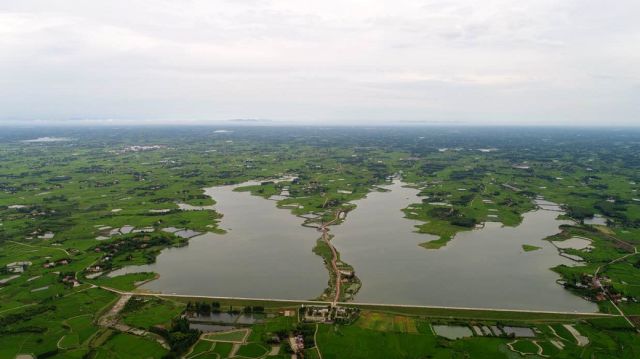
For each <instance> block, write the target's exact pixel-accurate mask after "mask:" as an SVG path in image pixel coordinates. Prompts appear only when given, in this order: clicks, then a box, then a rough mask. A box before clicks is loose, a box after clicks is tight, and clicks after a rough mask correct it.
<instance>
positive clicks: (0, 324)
mask: <svg viewBox="0 0 640 359" xmlns="http://www.w3.org/2000/svg"><path fill="white" fill-rule="evenodd" d="M55 309H56V307H55V306H54V305H38V306H36V307H31V308H29V309H27V310H25V311H23V312H21V313H13V314H8V315H6V316H4V317H0V328H6V327H7V326H9V325H12V324H15V323H18V322H21V321H27V320H29V319H31V318H33V317H35V316H36V315H39V314H42V313H46V312H48V311H51V310H55Z"/></svg>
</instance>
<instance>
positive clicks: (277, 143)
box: [0, 127, 640, 358]
mask: <svg viewBox="0 0 640 359" xmlns="http://www.w3.org/2000/svg"><path fill="white" fill-rule="evenodd" d="M227 130H229V131H215V129H213V128H206V127H205V128H195V127H194V128H189V127H187V128H156V127H150V128H106V127H105V128H78V129H71V128H68V129H55V128H37V129H33V128H30V129H3V130H2V131H0V327H1V328H0V358H5V357H6V358H13V357H14V356H15V355H16V354H18V353H32V354H34V355H37V356H39V357H47V356H49V357H77V358H81V357H96V356H98V357H101V358H102V357H113V356H114V355H115V353H120V352H122V351H123V350H125V349H124V348H128V347H130V346H135V347H136V348H139V349H140V350H142V351H143V352H144V353H146V354H145V355H148V356H150V357H161V356H165V355H174V356H178V355H183V354H184V353H186V352H188V351H189V350H193V349H194V345H193V344H194V343H196V344H195V347H197V348H200V349H202V352H203V353H208V354H207V355H209V356H208V357H213V356H214V355H213V354H214V353H215V354H216V355H221V357H224V355H222V354H224V353H226V354H229V352H230V350H231V349H230V347H228V346H227V344H228V343H225V342H223V341H217V342H216V341H213V342H211V343H214V344H212V345H208V346H207V345H205V344H207V343H204V344H201V342H202V340H200V341H199V340H198V337H199V333H197V332H196V331H193V330H191V329H189V328H188V323H186V324H185V322H184V320H182V319H180V314H181V313H182V312H183V310H187V311H192V310H193V311H196V312H206V311H209V312H215V311H218V310H226V309H223V308H220V307H219V306H217V307H212V306H211V304H212V303H211V302H199V301H193V303H191V304H189V306H188V307H186V306H185V305H183V304H180V303H171V302H167V301H164V300H163V301H161V302H158V303H155V304H153V305H152V304H149V303H146V302H145V303H138V304H130V303H133V302H129V304H127V306H126V307H125V309H124V311H123V313H122V317H123V321H124V323H126V324H127V325H129V326H131V327H136V328H142V329H143V330H144V331H146V332H147V333H148V335H143V336H140V335H135V334H132V333H129V332H123V331H120V330H118V329H117V328H114V327H113V326H109V325H103V323H102V324H101V320H100V318H103V317H104V316H105V315H106V313H107V312H108V310H109V308H111V307H112V306H113V305H114V303H115V302H116V301H117V300H118V297H119V295H118V294H117V293H114V292H111V291H107V290H104V289H102V288H99V287H95V286H104V287H109V288H115V289H120V290H131V289H133V288H135V285H136V284H137V283H138V282H141V281H144V280H149V279H152V278H153V274H135V275H125V276H121V277H114V278H110V277H106V276H105V275H104V274H105V273H106V272H108V271H109V270H111V269H116V268H120V267H123V266H125V265H130V264H145V263H150V262H153V261H154V260H155V257H156V256H157V254H158V253H159V252H160V251H161V250H162V249H164V248H167V247H170V246H183V245H188V237H186V236H181V235H179V232H175V231H174V230H169V229H172V228H173V229H186V230H191V231H195V232H199V233H201V232H205V231H220V230H219V229H218V228H217V221H218V219H219V218H220V216H221V215H223V214H221V213H217V212H215V211H214V210H212V209H206V210H201V211H189V210H181V209H180V208H179V206H178V204H183V203H184V204H190V205H194V206H207V205H211V204H213V203H214V199H211V198H209V197H208V196H206V195H204V193H203V187H206V186H213V185H220V184H231V183H240V182H243V181H246V180H250V179H251V180H261V181H263V182H264V183H263V184H262V185H260V186H252V187H247V188H245V190H247V191H251V192H252V193H253V194H255V195H259V196H264V197H270V196H272V195H274V194H278V193H280V192H281V191H282V185H281V184H278V183H274V182H271V181H270V180H271V179H273V178H277V177H281V176H283V175H292V176H295V180H294V181H291V183H289V184H287V186H288V187H289V188H288V190H289V194H290V197H289V198H285V199H281V200H280V201H279V202H278V205H280V206H283V207H287V206H288V205H289V204H291V203H296V204H298V205H297V206H295V207H294V208H291V211H292V213H293V214H296V215H303V214H309V213H315V214H318V215H320V217H321V218H324V219H325V220H329V219H332V218H333V216H334V215H335V213H336V211H337V210H344V211H349V210H352V209H353V205H352V204H351V202H352V201H353V200H354V199H358V198H362V197H363V196H365V195H366V194H367V193H368V192H369V191H371V190H373V189H374V188H375V186H377V185H380V184H384V183H385V182H386V181H387V179H388V177H389V176H392V175H394V174H398V173H400V174H401V175H402V177H403V178H404V180H405V181H407V182H409V183H411V184H412V185H415V186H417V188H419V189H420V191H421V192H420V195H421V196H422V201H421V202H419V203H415V204H413V205H411V206H410V207H409V208H407V209H405V214H406V216H407V217H408V218H413V219H417V220H420V221H422V224H421V225H419V226H418V228H417V229H418V231H420V232H423V233H429V234H434V235H436V236H437V237H438V239H437V240H433V241H427V239H426V238H427V236H425V243H423V244H422V246H423V247H424V249H421V248H418V249H419V250H438V248H441V247H443V246H446V245H447V243H448V242H449V241H451V240H455V239H454V237H455V234H456V233H458V232H460V231H468V230H473V229H474V228H476V227H477V226H480V225H482V223H484V222H486V221H498V222H501V223H503V224H504V225H507V226H515V225H518V224H519V223H520V221H521V219H522V216H521V215H522V213H524V212H526V211H529V210H531V209H533V208H535V203H534V199H536V198H537V197H538V196H541V197H544V198H545V199H547V200H550V201H553V202H556V203H560V204H562V206H563V208H564V210H565V213H566V214H565V216H566V217H567V218H571V219H573V220H574V222H575V223H574V224H573V225H568V226H564V227H563V228H562V232H561V233H560V234H558V235H557V236H553V237H551V238H549V240H552V241H556V240H563V239H566V238H570V237H572V236H579V237H582V238H587V239H589V240H591V241H592V245H593V249H592V250H590V251H580V250H572V249H566V250H563V253H564V254H567V255H573V256H578V257H580V258H582V259H583V260H584V265H582V266H574V267H569V266H561V267H557V268H554V270H555V271H556V272H558V273H559V274H560V275H561V276H562V278H563V280H564V282H565V286H566V288H567V289H568V290H571V291H572V292H574V293H576V294H578V295H581V296H585V297H587V298H590V299H591V300H594V301H598V304H599V307H600V309H601V311H603V312H607V313H613V314H619V311H618V308H619V310H621V311H622V312H623V313H624V314H626V317H627V318H628V319H629V320H630V321H631V322H635V323H639V322H640V320H639V318H640V317H638V316H637V315H640V304H638V303H637V300H638V299H640V291H639V290H638V288H640V257H638V256H635V253H636V252H635V251H636V249H635V248H636V247H637V245H638V244H640V194H639V193H638V192H637V191H638V189H639V185H638V183H640V131H637V130H624V131H623V130H601V129H599V130H588V129H562V128H560V129H557V128H556V129H533V128H519V129H513V128H371V129H364V128H301V127H296V128H278V127H266V128H253V127H237V128H229V129H227ZM39 137H58V138H64V139H65V140H62V141H36V142H23V141H24V140H31V139H35V138H39ZM594 215H597V216H601V217H602V219H603V221H604V223H603V224H601V225H598V224H595V225H594V224H590V223H592V222H589V219H590V218H592V217H593V216H594ZM347 220H348V218H347ZM127 226H131V228H127ZM195 232H194V233H195ZM319 243H320V242H319ZM535 249H536V248H534V246H528V247H526V248H524V250H535ZM316 252H317V253H318V254H319V255H320V256H323V257H326V256H327V250H326V248H323V247H322V246H321V243H320V244H319V247H318V248H317V249H316ZM356 270H357V268H356ZM596 272H597V273H598V275H599V278H600V279H602V280H601V281H600V282H601V283H602V287H598V286H594V285H593V282H594V281H593V276H594V274H595V273H596ZM363 285H366V283H363ZM603 291H604V296H602V295H601V294H600V293H602V292H603ZM184 304H186V303H184ZM136 305H138V306H136ZM237 310H241V311H246V312H253V313H255V312H260V313H262V311H264V310H267V311H268V308H267V309H265V308H263V305H262V304H253V305H252V306H248V309H245V306H239V307H238V308H237ZM418 317H420V318H418V319H415V318H414V319H411V320H413V321H416V322H415V323H414V324H415V325H416V328H417V329H416V331H415V332H413V331H411V332H406V331H402V330H400V331H394V330H386V329H385V330H378V329H375V328H370V327H367V326H366V325H362V323H360V324H358V323H356V325H352V326H335V327H332V326H321V327H320V328H319V330H318V333H317V337H318V338H317V340H318V343H315V344H318V345H319V347H320V348H321V350H322V349H323V348H326V353H325V352H324V351H323V357H325V358H332V357H340V356H339V353H349V354H348V357H354V358H355V357H358V356H357V353H378V354H376V355H379V357H385V356H384V355H387V356H386V357H393V356H394V355H395V356H399V357H409V358H412V357H416V358H418V357H421V355H426V353H431V352H432V351H433V350H436V351H442V352H443V353H447V354H446V355H449V354H450V355H458V354H460V355H471V356H472V357H478V356H480V355H484V356H487V355H488V356H491V357H500V356H503V357H504V356H507V354H506V353H507V352H509V350H508V349H505V348H507V346H506V343H507V339H506V338H484V337H482V338H476V337H474V338H472V339H469V340H466V341H465V340H459V341H451V342H450V341H446V340H443V339H441V338H437V337H435V336H434V335H433V334H430V333H429V331H428V330H427V329H425V328H426V327H423V326H421V325H422V324H420V323H423V322H424V321H426V322H429V321H430V320H431V319H429V316H428V315H427V316H418ZM412 318H413V317H412ZM274 323H275V324H274ZM261 325H262V326H263V327H265V328H262V327H260V326H255V327H253V328H252V332H251V336H250V339H249V341H248V342H247V343H252V344H255V345H252V346H247V347H244V346H243V349H242V351H241V352H240V353H245V354H247V356H249V357H250V356H251V355H252V353H258V354H259V353H263V352H264V350H266V349H265V348H267V347H268V346H269V343H268V341H269V340H272V339H273V335H272V334H273V333H275V332H278V333H280V335H281V336H282V335H288V334H290V333H294V332H296V331H298V332H301V333H302V335H303V336H304V337H305V340H308V339H309V338H308V337H309V335H308V332H309V330H310V328H309V327H299V326H298V323H295V322H294V321H293V319H292V318H288V317H287V318H286V319H284V318H283V317H279V316H278V317H276V319H273V322H271V321H269V322H267V323H265V324H261ZM158 326H159V327H158ZM154 327H156V328H155V329H154ZM578 328H579V329H580V330H581V332H582V333H587V334H589V337H590V338H592V343H591V344H590V345H589V346H588V347H586V348H582V349H579V348H577V347H576V346H575V345H574V346H573V347H572V346H567V347H566V348H565V350H562V351H560V350H557V348H556V349H553V348H555V347H553V346H547V347H545V348H547V350H548V351H549V352H550V353H552V354H551V355H552V356H554V357H555V356H557V357H574V355H575V356H581V357H590V355H592V354H593V355H596V357H607V356H616V353H618V349H619V348H620V347H624V348H625V351H624V353H625V355H626V353H632V354H633V353H635V354H637V353H638V348H637V345H638V339H637V335H636V334H635V332H634V331H633V330H631V326H630V325H629V323H628V322H626V321H625V320H622V321H616V322H615V325H610V326H608V325H605V321H604V320H603V321H596V322H591V321H589V322H584V321H583V322H580V323H579V324H578ZM312 329H313V330H314V331H315V328H312ZM544 330H547V329H545V327H544V326H543V327H541V328H540V331H544ZM558 330H559V331H561V330H562V329H558ZM267 333H269V334H267ZM304 333H307V334H304ZM550 335H551V334H548V333H546V332H545V334H544V335H543V338H547V339H548V338H549V337H550ZM163 338H164V339H163ZM381 338H386V339H385V340H388V341H389V343H394V344H393V345H391V346H388V347H386V348H387V349H383V348H378V347H377V345H378V344H379V343H382V342H384V340H383V339H381ZM359 340H361V341H362V343H367V344H366V345H365V346H366V348H367V349H366V350H365V349H363V348H362V347H360V350H359V351H354V352H348V351H346V350H348V349H347V348H351V349H349V350H353V348H354V343H355V342H356V341H359ZM541 342H544V340H541ZM247 345H248V344H247ZM312 345H313V344H312ZM513 345H514V346H515V347H516V348H521V349H523V350H529V349H531V345H530V344H528V343H515V344H513ZM205 347H206V348H205ZM284 347H285V346H284V345H283V350H281V354H283V353H284ZM355 348H358V347H357V346H356V347H355ZM389 348H391V349H389ZM406 348H414V350H413V351H409V350H406ZM227 349H229V350H227ZM384 350H392V351H393V352H391V354H389V353H387V352H385V351H384ZM574 350H575V351H574ZM580 350H582V351H580ZM217 351H220V352H217ZM578 352H580V353H581V354H578ZM168 353H172V354H168ZM221 353H222V354H221ZM421 353H425V354H421ZM545 353H546V352H545ZM226 354H225V355H226ZM258 354H256V357H258V356H260V355H258ZM263 354H264V353H263ZM263 354H262V355H263ZM383 354H384V355H383ZM511 354H513V353H511ZM632 354H629V356H628V357H633V355H632ZM283 355H284V354H283ZM309 355H313V354H309ZM362 355H363V356H362V357H367V356H364V354H362ZM371 355H373V354H371ZM443 355H445V354H443ZM203 357H204V355H203ZM369 357H375V355H374V356H369Z"/></svg>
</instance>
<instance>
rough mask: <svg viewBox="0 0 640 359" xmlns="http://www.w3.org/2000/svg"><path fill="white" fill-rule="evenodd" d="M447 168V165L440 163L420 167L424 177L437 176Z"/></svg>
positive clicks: (429, 163) (430, 163)
mask: <svg viewBox="0 0 640 359" xmlns="http://www.w3.org/2000/svg"><path fill="white" fill-rule="evenodd" d="M445 168H447V165H446V164H444V163H439V162H427V163H425V164H423V165H422V166H421V167H420V172H421V173H422V175H435V174H436V173H438V172H440V171H442V170H444V169H445Z"/></svg>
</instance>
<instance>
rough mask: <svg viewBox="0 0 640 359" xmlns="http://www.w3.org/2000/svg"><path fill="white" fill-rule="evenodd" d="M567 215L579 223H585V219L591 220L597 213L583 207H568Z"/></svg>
mask: <svg viewBox="0 0 640 359" xmlns="http://www.w3.org/2000/svg"><path fill="white" fill-rule="evenodd" d="M567 215H568V216H569V217H571V218H573V219H575V220H577V221H580V222H582V221H584V219H585V218H591V217H593V216H594V215H595V211H594V210H593V209H591V208H587V207H581V206H573V205H569V206H567Z"/></svg>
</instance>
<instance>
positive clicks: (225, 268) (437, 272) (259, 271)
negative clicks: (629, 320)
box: [119, 182, 597, 312]
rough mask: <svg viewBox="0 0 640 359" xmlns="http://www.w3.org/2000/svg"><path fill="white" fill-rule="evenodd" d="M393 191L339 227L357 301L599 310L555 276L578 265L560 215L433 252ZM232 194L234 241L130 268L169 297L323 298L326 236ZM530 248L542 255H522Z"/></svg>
mask: <svg viewBox="0 0 640 359" xmlns="http://www.w3.org/2000/svg"><path fill="white" fill-rule="evenodd" d="M385 187H386V188H387V189H389V190H390V191H389V192H372V193H370V194H369V195H368V196H367V198H364V199H362V200H359V201H356V202H355V203H356V204H357V208H356V209H355V210H354V211H352V212H350V213H349V215H348V217H347V220H346V221H345V222H344V223H342V224H341V225H339V226H333V227H331V232H332V234H333V235H335V238H334V239H333V243H334V245H335V247H336V249H337V250H338V251H339V252H340V253H341V258H342V260H344V261H345V262H347V263H349V264H351V265H353V266H354V268H355V270H356V273H357V275H358V276H359V277H360V279H361V280H362V283H363V286H362V289H361V291H360V293H359V294H358V295H357V296H356V301H359V302H377V303H398V304H418V305H442V306H463V307H485V308H511V309H536V310H558V311H586V312H591V311H596V309H597V308H596V306H595V305H594V304H593V303H590V302H587V301H585V300H583V299H581V298H579V297H577V296H574V295H572V294H570V293H569V292H568V291H566V290H564V289H563V288H562V287H561V286H559V285H558V284H556V282H555V281H556V279H558V276H557V275H556V274H555V273H554V272H552V271H551V270H549V268H551V267H553V266H556V265H558V264H562V263H564V264H568V265H571V264H572V263H573V262H571V261H569V260H568V259H565V258H562V257H560V256H559V255H558V254H557V250H556V248H555V247H554V246H553V245H552V244H550V243H548V242H546V241H543V240H542V238H545V237H547V236H549V235H551V234H554V233H557V232H558V226H559V225H560V224H562V223H566V222H563V221H559V220H556V217H557V216H558V214H559V213H558V212H557V211H550V210H537V211H532V212H529V213H526V214H525V215H524V221H523V223H522V224H521V225H519V226H518V227H515V228H512V227H502V226H501V225H500V224H499V223H487V225H486V227H485V228H484V229H481V230H474V231H469V232H463V233H460V234H458V235H457V236H456V237H455V238H454V239H453V240H452V241H451V242H449V243H448V244H447V246H445V247H443V248H441V249H438V250H427V249H424V248H422V247H419V246H418V244H419V243H422V242H425V241H428V240H431V239H435V237H433V236H428V235H424V234H418V233H415V232H414V230H415V228H414V226H415V225H417V224H420V223H421V222H418V221H413V220H409V219H406V218H404V214H403V212H402V211H401V209H402V208H405V207H407V206H408V205H409V204H411V203H417V202H420V198H419V197H417V193H418V190H416V189H413V188H408V187H403V184H402V183H400V182H395V183H393V184H390V185H388V186H385ZM233 188H234V187H233V186H222V187H214V188H209V189H207V190H206V193H207V194H209V195H210V196H212V197H213V198H214V199H215V200H216V201H217V204H216V205H215V207H216V210H218V211H219V212H221V213H223V214H224V217H223V219H222V221H221V223H220V227H221V228H223V229H226V230H227V231H228V233H227V234H224V235H217V234H205V235H202V236H199V237H196V238H193V239H191V240H190V241H189V246H187V247H184V248H171V249H167V250H164V251H163V252H162V254H161V255H160V256H158V259H157V263H155V264H152V265H148V266H137V267H130V268H125V269H124V270H121V271H119V273H123V272H129V271H141V270H143V271H154V272H157V273H159V274H160V278H159V279H158V280H156V281H152V282H150V283H147V284H146V285H145V286H144V287H143V288H145V289H148V290H153V291H160V292H164V293H181V294H199V295H212V296H241V297H259V298H288V299H310V298H314V297H317V296H318V295H319V294H321V293H322V291H323V290H324V288H325V286H326V283H327V279H328V274H327V271H326V269H325V268H324V265H323V263H322V260H321V259H320V257H318V256H316V255H314V254H313V252H312V248H313V247H314V245H315V242H316V240H317V238H318V237H319V233H318V232H317V231H316V230H314V229H311V228H305V227H302V226H301V225H300V224H301V223H302V220H301V219H300V218H297V217H295V216H293V215H291V214H290V213H289V211H288V210H284V209H278V208H276V206H275V202H274V201H269V200H265V199H262V198H260V197H256V196H251V195H250V194H249V193H246V192H234V191H233ZM522 244H532V245H536V246H539V247H542V248H541V249H540V250H536V251H532V252H524V251H523V250H522Z"/></svg>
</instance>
